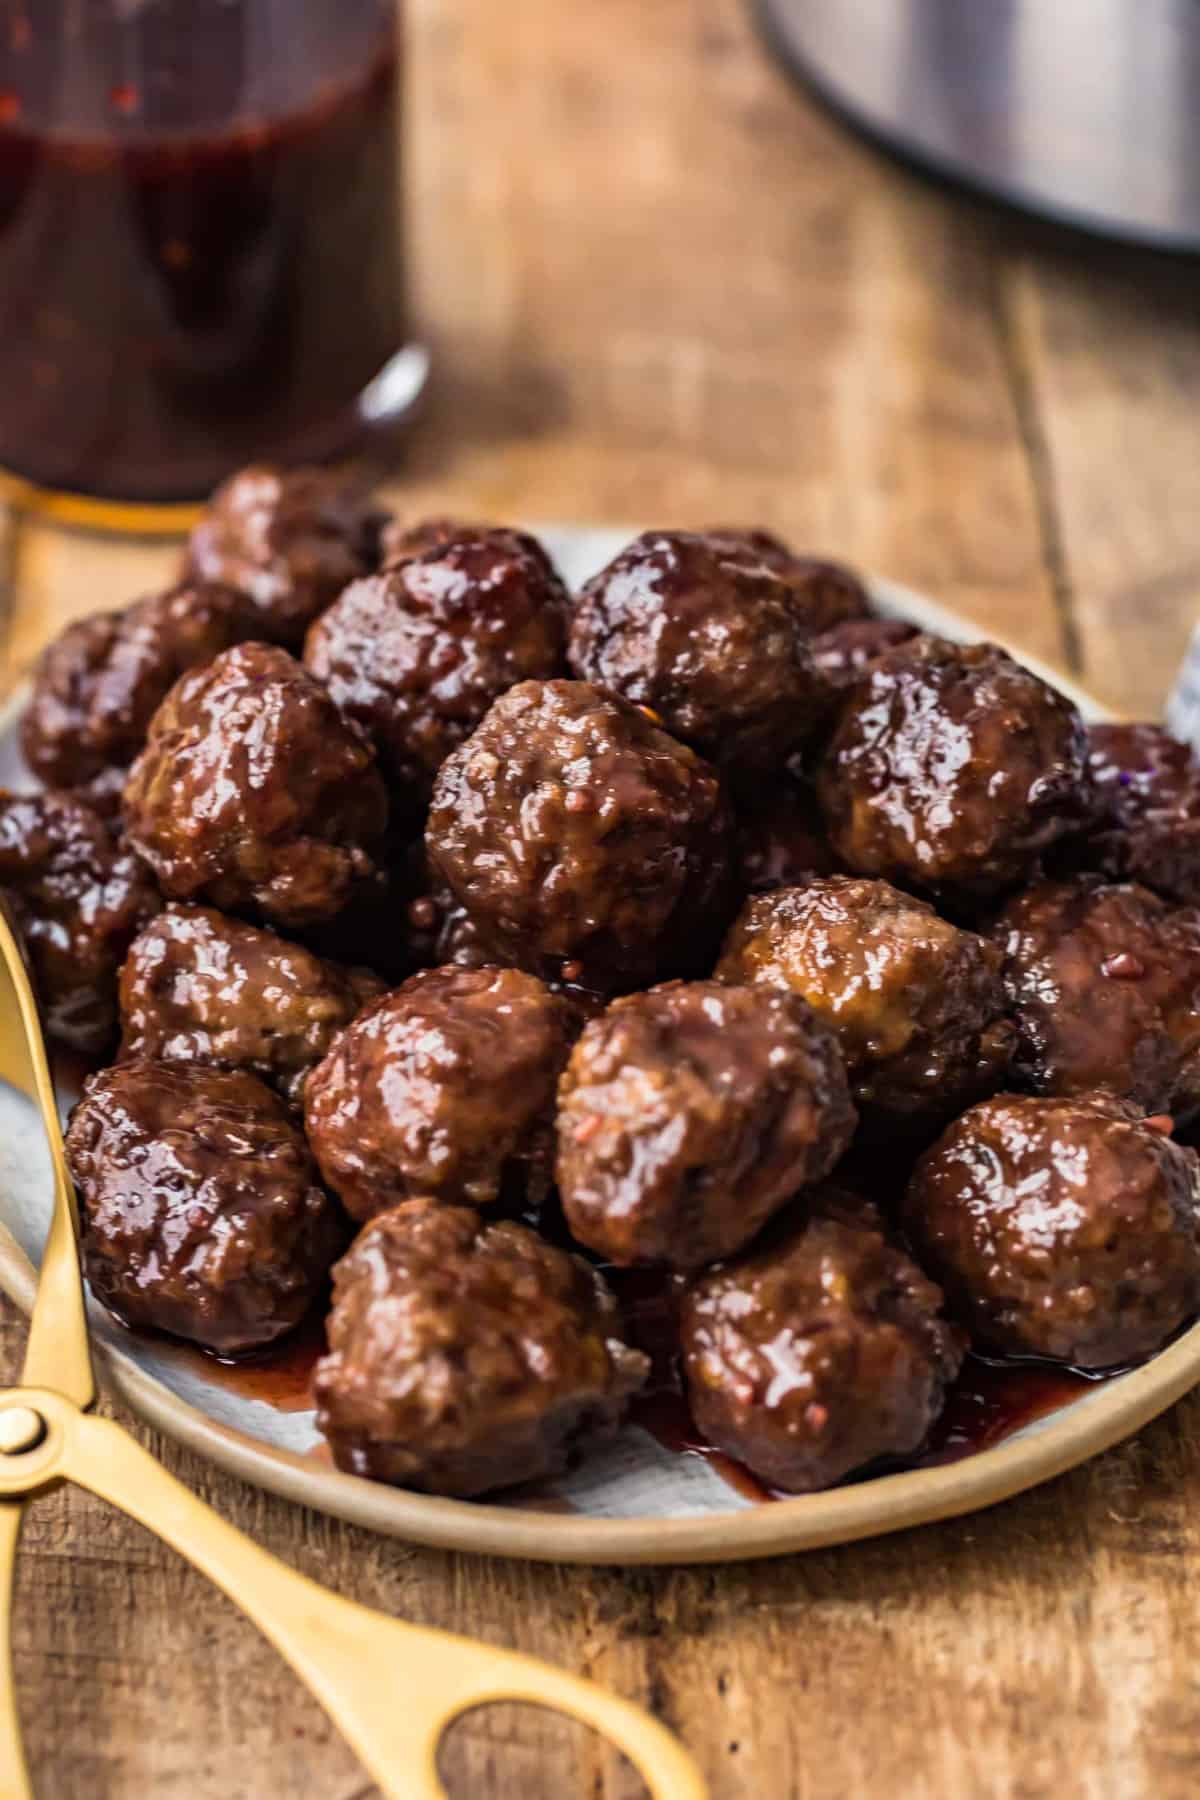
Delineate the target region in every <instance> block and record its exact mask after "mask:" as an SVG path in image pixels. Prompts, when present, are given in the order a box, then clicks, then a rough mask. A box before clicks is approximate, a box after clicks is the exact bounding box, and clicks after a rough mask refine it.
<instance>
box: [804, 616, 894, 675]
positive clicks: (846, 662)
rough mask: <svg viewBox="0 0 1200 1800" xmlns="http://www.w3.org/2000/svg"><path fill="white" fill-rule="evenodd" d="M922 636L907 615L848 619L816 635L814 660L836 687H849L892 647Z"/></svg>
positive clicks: (813, 644) (813, 649) (813, 646)
mask: <svg viewBox="0 0 1200 1800" xmlns="http://www.w3.org/2000/svg"><path fill="white" fill-rule="evenodd" d="M919 636H920V633H919V632H918V630H917V628H916V626H915V625H910V624H909V623H908V621H907V620H906V619H846V620H844V621H843V622H842V624H840V625H832V626H830V628H829V630H828V631H823V632H821V634H820V636H819V637H815V638H814V639H813V641H812V654H813V661H814V662H815V663H816V665H817V667H818V669H819V670H820V671H821V673H822V675H824V677H825V679H826V680H827V681H831V682H832V683H833V685H834V686H835V687H839V688H842V687H849V686H850V684H851V683H852V682H854V681H857V680H858V677H859V676H860V675H861V674H862V673H863V671H864V670H865V669H869V668H870V667H871V664H872V663H876V662H878V661H879V658H880V657H881V656H886V655H887V652H888V651H889V650H894V649H895V648H896V646H897V645H898V644H907V643H909V642H911V640H912V639H913V638H915V637H919Z"/></svg>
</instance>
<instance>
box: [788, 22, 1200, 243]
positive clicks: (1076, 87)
mask: <svg viewBox="0 0 1200 1800" xmlns="http://www.w3.org/2000/svg"><path fill="white" fill-rule="evenodd" d="M754 5H755V7H756V10H757V12H758V14H759V16H760V18H761V20H762V22H763V24H764V27H765V29H766V30H767V33H768V36H769V39H770V41H771V42H772V44H773V45H774V46H775V47H776V49H777V50H778V51H779V52H780V54H781V55H782V56H783V57H784V58H785V59H786V60H787V62H788V63H789V64H790V65H791V67H792V68H793V69H794V70H795V71H796V72H797V73H798V74H799V75H801V76H802V77H804V78H805V79H806V80H808V81H809V82H810V83H811V84H812V85H813V86H814V87H815V88H816V89H817V91H818V92H819V93H820V94H821V95H822V96H823V97H824V98H825V99H826V100H828V101H829V102H830V103H831V104H832V105H833V106H834V107H836V108H837V109H838V110H840V111H841V112H842V113H844V114H845V115H846V116H847V118H849V119H850V120H851V122H852V123H854V124H856V125H858V126H859V127H861V128H862V129H864V130H866V131H868V132H869V133H871V134H872V135H874V136H876V137H877V138H879V139H881V140H882V141H883V142H884V143H885V144H887V145H889V146H890V147H892V148H893V149H896V150H898V151H900V152H901V153H903V154H904V155H907V156H909V157H911V158H912V159H914V160H915V161H917V162H919V163H922V164H924V165H925V166H926V167H928V168H930V169H932V170H933V171H934V172H936V173H938V174H941V175H946V176H950V177H952V178H954V179H956V180H960V181H966V182H969V183H971V184H972V185H974V186H977V187H979V188H982V189H985V190H986V191H987V192H989V193H991V194H994V195H996V196H998V197H999V198H1001V199H1004V200H1007V201H1010V202H1012V203H1014V204H1016V205H1018V206H1023V207H1026V208H1028V209H1030V210H1032V211H1035V212H1041V213H1048V214H1051V215H1053V216H1054V217H1057V218H1059V219H1064V220H1066V221H1068V222H1069V223H1072V224H1075V225H1080V226H1083V227H1085V228H1087V229H1090V230H1093V231H1098V232H1103V233H1106V234H1110V235H1113V236H1118V237H1125V238H1130V239H1136V240H1138V241H1140V242H1144V243H1151V244H1155V245H1158V246H1160V247H1162V248H1170V249H1186V250H1200V0H754Z"/></svg>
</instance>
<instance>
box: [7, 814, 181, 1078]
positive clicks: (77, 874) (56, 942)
mask: <svg viewBox="0 0 1200 1800" xmlns="http://www.w3.org/2000/svg"><path fill="white" fill-rule="evenodd" d="M0 897H3V899H5V900H6V901H7V902H8V904H9V907H10V909H11V911H12V915H13V917H14V919H15V921H16V924H17V926H18V927H19V929H20V932H21V935H22V938H23V939H24V942H25V945H26V948H27V950H28V952H29V957H30V961H31V963H32V966H33V973H34V979H35V982H36V985H37V991H38V999H39V1002H40V1004H41V1009H42V1018H43V1021H44V1023H45V1026H46V1030H47V1031H48V1032H49V1033H50V1034H51V1036H52V1037H56V1038H58V1039H60V1040H61V1042H63V1043H65V1044H70V1045H71V1046H72V1047H73V1048H74V1049H76V1050H81V1051H84V1052H86V1053H88V1054H94V1053H99V1052H100V1051H103V1050H106V1049H107V1048H108V1046H109V1044H110V1043H111V1042H112V1039H113V1037H114V1036H115V1034H116V1027H117V971H118V970H119V968H120V967H121V962H122V960H123V958H124V955H125V952H126V951H127V950H128V948H129V946H130V944H131V943H132V941H133V939H134V938H135V937H136V936H137V934H138V932H139V931H140V930H141V928H142V926H143V925H144V924H146V922H147V920H149V919H151V918H152V917H153V916H154V914H155V913H156V912H157V910H158V908H159V906H160V904H161V902H160V900H159V897H158V894H157V892H156V890H155V887H154V883H153V882H152V881H151V879H150V875H149V872H148V870H147V869H146V868H145V866H144V864H143V863H141V862H140V861H139V860H138V858H137V857H136V856H134V855H132V854H131V853H130V851H129V850H128V849H127V848H126V846H124V845H123V844H121V843H119V842H117V841H116V840H115V839H114V838H113V836H112V833H111V832H110V831H109V829H108V827H107V826H106V825H105V823H104V821H103V820H102V819H100V818H98V817H97V816H96V814H95V813H94V812H92V811H91V810H90V808H89V807H86V806H84V805H83V804H82V802H81V801H78V800H75V799H73V798H71V797H70V796H69V795H66V794H10V793H7V792H5V791H4V790H3V789H0Z"/></svg>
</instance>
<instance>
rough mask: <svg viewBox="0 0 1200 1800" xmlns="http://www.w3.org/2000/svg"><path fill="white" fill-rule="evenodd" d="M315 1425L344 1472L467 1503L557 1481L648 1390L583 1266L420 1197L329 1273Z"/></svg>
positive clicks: (536, 1241)
mask: <svg viewBox="0 0 1200 1800" xmlns="http://www.w3.org/2000/svg"><path fill="white" fill-rule="evenodd" d="M328 1330H329V1354H328V1356H326V1357H324V1358H323V1359H322V1360H321V1362H320V1363H318V1365H317V1375H316V1395H317V1407H318V1415H317V1422H318V1424H319V1426H320V1429H321V1430H322V1431H323V1432H324V1434H325V1436H326V1437H327V1438H328V1440H329V1443H330V1447H331V1448H332V1450H333V1457H334V1461H335V1462H336V1463H337V1465H338V1467H339V1468H342V1469H349V1470H350V1471H351V1472H352V1473H353V1474H355V1475H369V1476H372V1477H373V1478H374V1479H375V1480H376V1481H390V1482H393V1483H395V1484H396V1485H397V1486H402V1487H409V1488H418V1489H422V1490H424V1491H425V1492H427V1493H435V1494H457V1495H462V1496H469V1495H472V1494H483V1493H486V1492H487V1491H488V1490H489V1489H491V1488H500V1487H511V1486H512V1485H513V1484H514V1483H517V1482H523V1481H538V1480H543V1479H545V1478H546V1477H548V1476H553V1475H557V1474H560V1473H561V1472H562V1470H563V1469H564V1468H566V1466H567V1464H568V1462H569V1461H570V1460H571V1458H572V1457H573V1456H574V1454H575V1452H576V1450H577V1449H578V1448H579V1446H580V1445H581V1444H583V1443H584V1442H585V1441H587V1440H590V1439H594V1438H596V1437H598V1436H604V1435H607V1434H609V1433H611V1432H612V1431H613V1430H614V1428H615V1427H616V1425H617V1424H618V1422H619V1420H620V1418H621V1415H622V1413H623V1412H624V1410H625V1407H626V1404H627V1402H628V1400H629V1397H630V1396H631V1395H632V1394H633V1393H635V1392H636V1391H637V1389H638V1388H639V1387H640V1386H641V1385H642V1382H643V1380H644V1379H645V1374H646V1369H647V1362H646V1358H645V1357H644V1356H643V1355H642V1354H641V1353H640V1352H639V1351H637V1350H631V1349H630V1348H629V1347H628V1346H627V1345H626V1344H625V1343H624V1342H623V1341H622V1337H621V1325H620V1320H619V1317H618V1313H617V1305H616V1301H615V1300H614V1299H613V1296H612V1294H611V1293H610V1292H609V1290H608V1288H607V1287H606V1285H605V1283H604V1281H603V1278H602V1277H601V1276H600V1275H599V1274H598V1273H597V1272H596V1271H595V1270H594V1269H591V1268H589V1267H588V1265H587V1264H586V1263H585V1262H584V1261H583V1260H582V1259H581V1258H579V1257H576V1256H570V1255H568V1254H567V1252H566V1251H564V1250H559V1249H556V1248H555V1247H554V1246H553V1245H551V1244H547V1243H545V1242H544V1241H543V1240H542V1239H541V1238H539V1237H537V1236H536V1235H535V1233H534V1232H532V1231H529V1230H527V1229H526V1227H525V1226H523V1225H518V1224H516V1223H514V1222H512V1221H508V1220H505V1221H500V1222H498V1223H491V1222H488V1221H485V1220H484V1219H482V1218H481V1217H480V1215H479V1214H478V1213H475V1212H473V1211H471V1209H470V1208H469V1207H461V1206H442V1205H439V1204H438V1203H437V1202H436V1201H432V1200H426V1199H412V1200H408V1201H406V1202H405V1203H404V1204H403V1205H401V1206H397V1207H394V1208H393V1209H392V1210H391V1211H390V1212H385V1213H381V1214H380V1216H379V1217H378V1218H377V1219H375V1220H373V1221H372V1223H371V1224H370V1225H368V1226H367V1227H366V1229H365V1230H364V1231H363V1232H362V1233H361V1235H360V1236H359V1237H358V1238H357V1239H356V1241H355V1243H354V1244H353V1246H352V1247H351V1249H350V1251H349V1252H348V1254H347V1255H346V1256H344V1257H343V1258H342V1260H341V1262H340V1263H339V1264H338V1266H337V1268H336V1269H335V1271H334V1306H333V1311H332V1313H331V1314H330V1317H329V1327H328Z"/></svg>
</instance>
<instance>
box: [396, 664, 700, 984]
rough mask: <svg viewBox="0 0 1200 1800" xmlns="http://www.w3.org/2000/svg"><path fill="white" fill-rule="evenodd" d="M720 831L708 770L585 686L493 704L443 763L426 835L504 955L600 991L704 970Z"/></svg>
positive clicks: (565, 685)
mask: <svg viewBox="0 0 1200 1800" xmlns="http://www.w3.org/2000/svg"><path fill="white" fill-rule="evenodd" d="M730 839H731V830H730V823H729V815H728V812H727V809H726V805H725V801H724V797H723V795H722V792H721V784H720V781H719V779H718V777H717V775H716V773H715V772H714V771H713V770H712V769H711V768H710V767H709V766H708V764H707V763H704V762H702V761H701V760H700V759H699V758H698V757H697V756H696V755H695V754H694V753H693V752H692V751H691V750H689V749H687V748H686V746H685V745H683V744H680V743H677V742H676V740H675V739H674V738H671V737H668V736H667V734H666V732H664V731H661V730H659V728H658V727H657V726H656V725H653V724H651V722H650V721H649V719H647V718H646V717H645V715H644V714H643V713H642V712H640V711H639V710H638V708H637V707H634V706H630V705H628V704H627V703H626V702H625V701H623V700H619V699H617V698H615V697H614V696H612V695H608V694H603V693H600V692H599V691H598V690H597V689H596V688H594V687H591V686H589V685H588V684H587V683H586V682H582V681H547V682H535V681H527V682H523V683H522V684H521V685H520V686H519V687H515V688H512V689H510V691H509V692H508V693H507V694H505V695H504V696H503V698H502V699H500V700H498V701H497V702H496V704H495V705H494V706H493V707H492V709H491V711H490V712H489V713H488V715H487V717H486V718H485V719H484V720H483V723H482V724H481V725H480V726H479V728H478V729H477V730H476V731H475V732H474V734H473V735H472V736H471V737H469V738H468V739H467V741H466V743H465V744H463V745H462V747H461V748H460V749H458V750H456V751H455V753H454V755H453V756H451V757H450V758H449V759H448V760H447V761H446V763H445V764H444V765H443V767H442V770H441V773H440V774H439V776H438V779H437V782H436V784H435V787H434V794H433V804H432V806H431V808H430V813H429V823H428V827H427V831H426V843H427V846H428V849H429V855H430V859H431V861H432V862H433V864H434V865H435V867H436V868H437V869H438V870H439V871H440V872H441V874H442V875H443V877H444V878H445V880H446V882H447V883H448V884H449V886H450V887H451V888H452V889H453V891H454V893H455V894H456V896H457V897H458V899H459V900H460V901H461V902H462V903H463V905H464V906H465V907H466V908H467V911H468V912H469V913H470V914H471V916H472V918H473V919H474V920H475V921H476V922H477V924H478V926H479V928H480V930H481V932H482V933H483V934H484V936H485V937H487V938H488V939H489V940H490V941H491V942H492V943H493V945H494V947H495V949H496V950H497V952H498V953H499V954H500V955H501V956H502V958H503V960H505V961H511V962H516V963H519V964H521V965H522V966H523V967H529V968H532V969H534V970H536V971H537V972H538V973H540V974H543V975H545V976H546V977H547V978H548V979H558V978H559V977H560V976H564V977H565V979H567V980H572V981H575V980H582V981H584V982H585V985H590V986H595V987H598V988H603V987H608V988H609V989H614V988H619V987H632V986H637V985H638V984H640V983H642V982H645V981H650V980H653V978H654V977H655V975H656V974H664V975H667V974H689V973H692V972H695V971H698V970H700V969H702V968H704V967H706V966H707V964H708V961H709V958H710V957H711V954H712V951H713V948H714V943H713V939H714V935H715V934H716V933H719V932H720V931H721V929H722V928H723V926H724V924H725V923H726V922H727V905H728V901H727V893H728V885H727V884H728V864H729V849H730Z"/></svg>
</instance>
